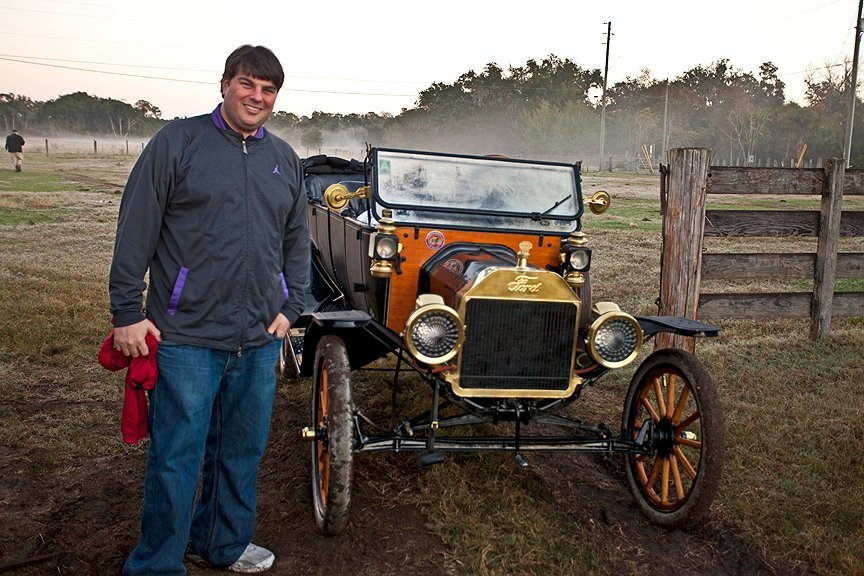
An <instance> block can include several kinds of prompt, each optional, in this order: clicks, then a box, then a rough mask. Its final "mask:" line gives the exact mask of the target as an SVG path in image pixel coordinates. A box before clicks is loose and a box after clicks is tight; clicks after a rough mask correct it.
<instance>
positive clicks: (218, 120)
mask: <svg viewBox="0 0 864 576" xmlns="http://www.w3.org/2000/svg"><path fill="white" fill-rule="evenodd" d="M221 110H222V104H219V105H218V106H216V109H215V110H213V112H211V113H210V118H212V119H213V124H215V125H216V127H217V128H219V129H220V130H232V128H231V127H230V126H228V124H226V123H225V119H224V118H222V112H221ZM252 138H255V139H257V140H260V139H261V138H264V126H259V127H258V131H257V132H255V134H253V135H252Z"/></svg>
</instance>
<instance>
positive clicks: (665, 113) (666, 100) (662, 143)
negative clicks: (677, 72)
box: [660, 78, 669, 158]
mask: <svg viewBox="0 0 864 576" xmlns="http://www.w3.org/2000/svg"><path fill="white" fill-rule="evenodd" d="M668 117H669V79H668V78H667V79H666V97H665V98H664V99H663V139H662V140H661V141H660V147H661V152H660V157H661V158H663V157H665V156H666V142H667V141H668V136H667V135H666V122H667V118H668Z"/></svg>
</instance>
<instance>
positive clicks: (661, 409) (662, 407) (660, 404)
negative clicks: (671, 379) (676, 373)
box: [654, 375, 666, 418]
mask: <svg viewBox="0 0 864 576" xmlns="http://www.w3.org/2000/svg"><path fill="white" fill-rule="evenodd" d="M665 379H666V376H665V375H663V376H661V377H660V378H655V379H654V395H655V396H656V397H657V412H658V413H659V414H660V418H665V417H666V401H665V400H664V398H663V388H662V387H661V386H660V380H665Z"/></svg>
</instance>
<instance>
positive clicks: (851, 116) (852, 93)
mask: <svg viewBox="0 0 864 576" xmlns="http://www.w3.org/2000/svg"><path fill="white" fill-rule="evenodd" d="M862 5H864V0H858V19H857V20H856V21H855V50H854V51H853V56H852V81H851V82H850V83H849V111H848V113H847V114H846V142H845V144H846V146H845V152H846V167H847V168H851V167H852V124H853V123H854V122H855V100H857V99H858V96H857V94H856V91H857V88H858V49H859V47H860V45H861V8H862Z"/></svg>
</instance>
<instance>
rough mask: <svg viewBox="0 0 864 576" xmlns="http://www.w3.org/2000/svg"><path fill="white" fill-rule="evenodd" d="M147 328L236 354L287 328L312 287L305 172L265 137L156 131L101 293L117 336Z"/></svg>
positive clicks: (135, 178)
mask: <svg viewBox="0 0 864 576" xmlns="http://www.w3.org/2000/svg"><path fill="white" fill-rule="evenodd" d="M147 270H149V272H150V274H149V279H150V286H149V289H147V297H146V299H147V308H146V317H148V318H150V319H151V320H152V321H153V322H154V323H155V324H156V326H157V327H158V328H159V330H160V331H161V332H162V338H163V339H164V340H167V341H172V342H177V343H184V344H192V345H196V346H205V347H208V348H215V349H218V350H234V351H238V352H239V351H242V350H243V349H244V348H246V347H252V346H259V345H262V344H265V343H267V342H269V341H272V340H273V336H272V335H270V334H268V333H267V327H268V326H269V325H270V323H271V322H272V321H273V320H274V319H275V318H276V316H277V314H278V313H279V312H280V311H281V312H282V313H283V314H285V316H286V317H287V318H288V320H290V321H291V323H292V324H294V323H295V322H296V320H297V318H298V317H299V316H300V314H301V312H302V311H303V304H304V301H305V287H306V284H307V282H308V276H309V235H308V233H307V227H306V195H305V192H304V190H303V169H302V167H301V165H300V160H299V158H298V157H297V154H296V153H295V152H294V150H293V149H292V148H291V147H290V146H289V145H288V144H287V143H286V142H284V141H283V140H281V139H279V138H277V137H275V136H273V135H271V134H270V133H268V132H266V131H265V130H264V129H263V128H262V129H260V130H259V131H258V133H257V134H256V137H248V138H246V139H245V140H244V139H243V137H242V136H241V135H240V134H238V133H236V132H233V131H232V130H230V129H228V128H227V127H226V126H225V124H224V121H223V120H222V118H221V116H220V115H219V108H217V109H216V110H215V111H214V112H213V114H209V115H202V116H196V117H194V118H188V119H184V120H177V121H174V122H171V123H170V124H167V125H166V126H164V127H163V128H162V129H161V130H160V131H159V132H158V133H157V134H156V135H155V136H154V137H153V139H152V140H151V141H150V143H149V144H148V145H147V147H146V148H145V150H144V152H143V153H142V155H141V157H140V158H139V159H138V162H137V163H136V164H135V167H134V168H133V169H132V172H131V173H130V175H129V180H128V182H127V184H126V189H125V190H124V192H123V198H122V200H121V203H120V215H119V219H118V223H117V237H116V240H115V245H114V260H113V262H112V264H111V274H110V285H109V292H110V296H111V312H112V314H113V315H114V325H115V326H117V327H120V326H128V325H130V324H134V323H136V322H139V321H141V320H143V319H144V318H145V312H144V311H142V295H143V293H144V291H145V288H147V286H146V284H145V282H144V277H145V272H147Z"/></svg>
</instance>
